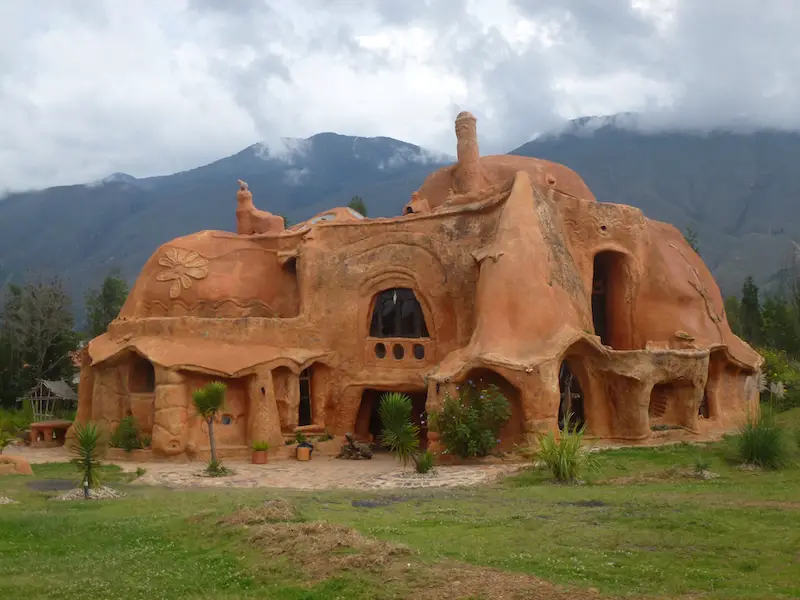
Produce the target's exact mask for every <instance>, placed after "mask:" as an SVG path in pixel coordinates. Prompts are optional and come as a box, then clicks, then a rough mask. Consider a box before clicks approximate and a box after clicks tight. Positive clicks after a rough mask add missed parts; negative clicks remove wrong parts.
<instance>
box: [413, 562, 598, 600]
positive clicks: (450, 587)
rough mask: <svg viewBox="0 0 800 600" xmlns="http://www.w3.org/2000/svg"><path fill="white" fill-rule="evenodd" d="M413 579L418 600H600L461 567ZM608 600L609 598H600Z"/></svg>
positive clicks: (426, 569)
mask: <svg viewBox="0 0 800 600" xmlns="http://www.w3.org/2000/svg"><path fill="white" fill-rule="evenodd" d="M421 568H422V571H423V572H422V573H421V574H420V576H419V577H417V578H415V582H414V583H415V585H414V587H415V588H418V591H419V592H420V594H421V597H427V598H436V599H437V600H457V599H458V600H463V599H467V598H469V599H474V600H477V599H479V598H480V599H486V600H599V599H600V598H601V596H600V594H599V592H598V591H597V590H595V589H589V590H583V589H571V588H570V589H567V588H566V587H563V586H558V585H555V584H552V583H550V582H547V581H543V580H541V579H539V578H537V577H534V576H533V575H526V574H524V573H512V572H509V571H501V570H499V569H491V568H489V567H479V566H475V565H469V564H464V563H439V564H435V565H430V566H423V567H421ZM602 598H604V599H606V600H609V599H610V597H609V596H602Z"/></svg>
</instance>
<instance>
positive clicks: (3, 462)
mask: <svg viewBox="0 0 800 600" xmlns="http://www.w3.org/2000/svg"><path fill="white" fill-rule="evenodd" d="M0 475H33V469H31V465H30V463H29V462H28V461H27V460H25V459H24V458H22V457H21V456H12V455H10V454H0Z"/></svg>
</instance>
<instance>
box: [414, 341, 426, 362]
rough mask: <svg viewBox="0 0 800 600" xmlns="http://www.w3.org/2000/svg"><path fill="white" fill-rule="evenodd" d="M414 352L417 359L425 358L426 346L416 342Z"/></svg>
mask: <svg viewBox="0 0 800 600" xmlns="http://www.w3.org/2000/svg"><path fill="white" fill-rule="evenodd" d="M413 352H414V358H416V359H417V360H422V359H423V358H425V346H423V345H422V344H414V348H413Z"/></svg>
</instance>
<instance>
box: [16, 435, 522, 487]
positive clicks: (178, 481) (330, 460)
mask: <svg viewBox="0 0 800 600" xmlns="http://www.w3.org/2000/svg"><path fill="white" fill-rule="evenodd" d="M6 452H7V453H8V454H12V453H13V454H17V455H19V456H24V457H25V458H26V459H27V460H28V462H30V463H31V464H37V463H46V462H64V461H67V460H69V455H68V453H67V452H66V451H65V450H64V449H63V448H35V449H33V448H26V447H20V446H17V447H14V448H8V449H7V450H6ZM113 462H114V464H117V465H119V466H120V467H121V468H122V469H123V470H124V471H127V472H134V471H136V470H137V468H139V467H141V468H142V469H145V471H146V472H145V474H144V475H142V476H140V477H138V478H137V479H136V480H135V481H134V483H136V484H139V485H156V486H166V487H172V488H203V487H242V488H255V487H274V488H284V489H297V490H325V489H362V490H381V489H396V488H406V489H408V488H432V487H459V486H471V485H480V484H486V483H490V482H492V481H494V480H496V479H498V478H500V477H503V476H506V475H510V474H512V473H514V472H516V471H518V470H519V469H521V468H523V467H525V466H526V465H525V463H507V462H502V461H500V462H497V463H492V464H480V465H456V466H437V467H436V473H435V474H434V475H419V474H417V473H415V472H414V470H413V467H412V466H409V467H408V468H406V469H405V470H404V469H403V467H402V465H400V464H399V463H398V462H397V461H396V460H395V459H394V458H393V457H392V456H391V455H389V454H383V453H380V454H376V455H375V457H374V458H373V459H372V460H341V459H336V458H334V457H332V456H326V455H317V454H315V455H314V456H313V458H312V459H311V460H310V461H308V462H303V461H297V460H291V459H290V460H275V461H272V462H270V463H269V464H266V465H254V464H251V463H249V462H245V461H233V460H231V461H225V466H226V467H228V468H230V469H232V470H233V471H234V473H233V475H229V476H226V477H202V476H200V473H201V472H202V469H203V467H204V466H205V465H204V463H202V462H199V461H198V462H193V463H171V462H147V463H134V462H128V461H113Z"/></svg>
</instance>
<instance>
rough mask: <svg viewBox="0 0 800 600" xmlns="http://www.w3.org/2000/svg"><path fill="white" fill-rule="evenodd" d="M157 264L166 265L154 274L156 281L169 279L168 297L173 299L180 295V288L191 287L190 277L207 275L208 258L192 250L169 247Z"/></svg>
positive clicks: (198, 277) (197, 277) (195, 277)
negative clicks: (163, 269)
mask: <svg viewBox="0 0 800 600" xmlns="http://www.w3.org/2000/svg"><path fill="white" fill-rule="evenodd" d="M158 264H159V265H161V266H162V267H166V270H165V271H161V272H160V273H159V274H158V275H156V279H157V280H158V281H171V282H172V285H171V286H170V288H169V297H170V298H172V299H173V300H174V299H175V298H177V297H178V296H180V294H181V288H183V289H184V290H188V289H189V288H190V287H192V279H203V278H204V277H205V276H206V275H208V260H207V259H205V258H203V257H202V256H200V255H199V254H198V253H197V252H195V251H194V250H178V249H177V248H170V249H169V250H167V253H166V256H162V257H161V258H159V259H158Z"/></svg>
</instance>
